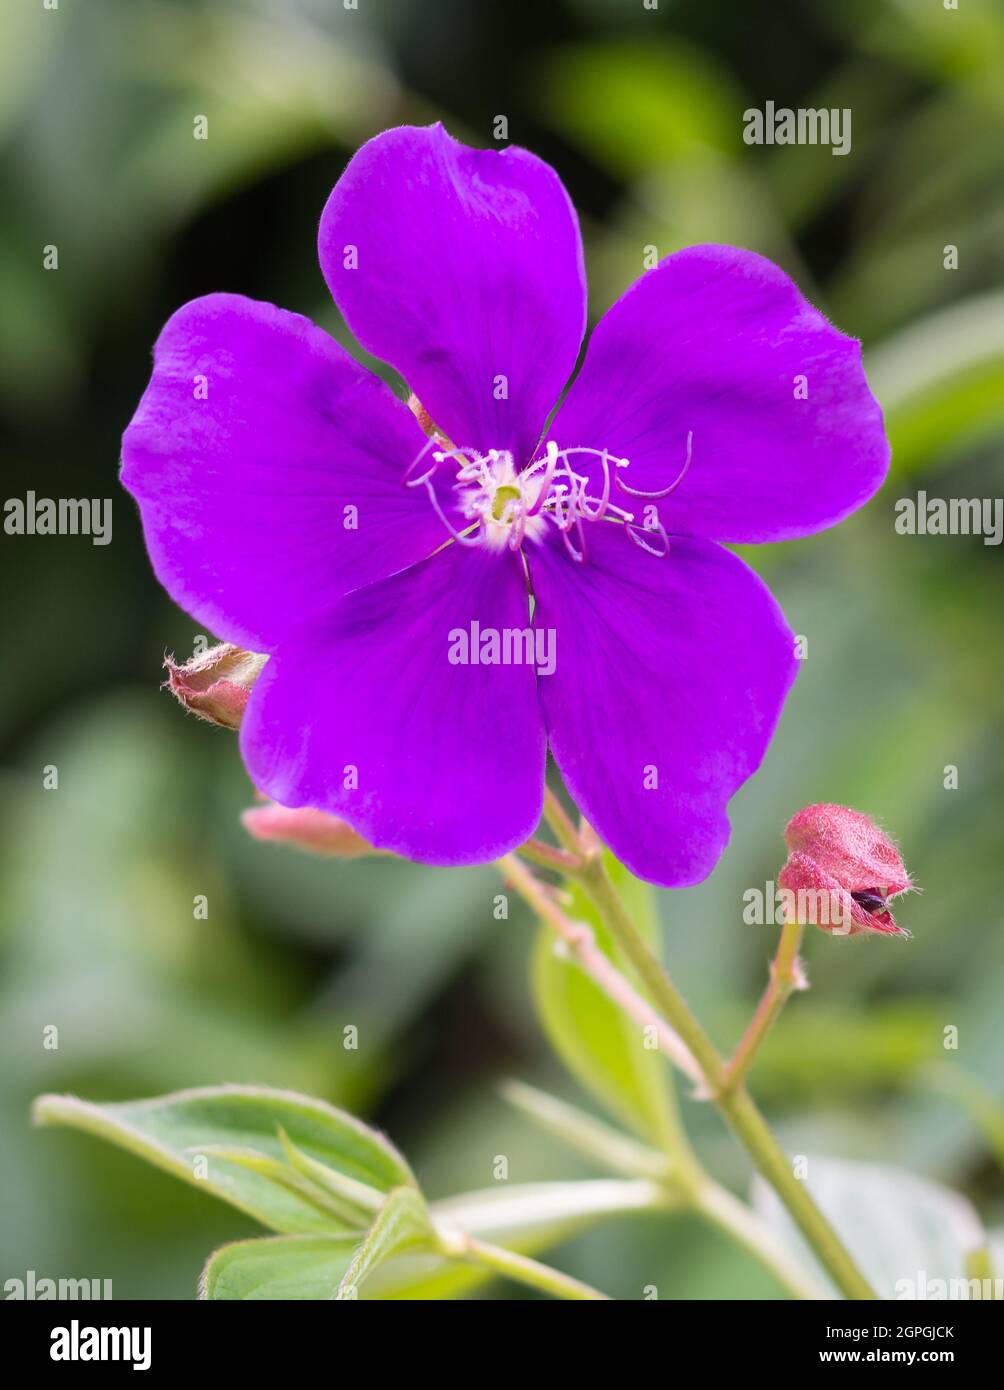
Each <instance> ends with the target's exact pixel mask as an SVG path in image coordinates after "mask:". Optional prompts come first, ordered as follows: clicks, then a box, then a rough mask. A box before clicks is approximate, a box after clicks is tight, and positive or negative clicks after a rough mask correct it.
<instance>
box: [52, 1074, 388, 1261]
mask: <svg viewBox="0 0 1004 1390" xmlns="http://www.w3.org/2000/svg"><path fill="white" fill-rule="evenodd" d="M33 1116H34V1119H35V1122H36V1123H37V1124H65V1125H70V1126H71V1127H73V1128H76V1129H83V1130H86V1131H88V1132H89V1133H91V1134H96V1135H98V1136H100V1137H101V1138H103V1139H107V1140H109V1141H110V1142H111V1143H113V1144H117V1145H118V1146H119V1147H120V1148H124V1149H128V1150H129V1151H130V1152H132V1153H135V1154H137V1155H139V1157H141V1158H145V1159H147V1160H148V1162H150V1163H154V1164H156V1166H157V1167H159V1168H164V1169H166V1171H167V1172H169V1173H173V1174H175V1176H176V1177H180V1178H183V1179H185V1181H186V1182H190V1183H192V1185H193V1186H195V1187H201V1188H203V1189H204V1190H206V1191H208V1192H212V1193H213V1194H214V1195H215V1196H217V1197H222V1198H223V1200H224V1201H227V1202H230V1203H231V1205H233V1206H235V1207H238V1208H239V1209H240V1210H241V1211H244V1212H247V1214H248V1215H249V1216H253V1217H255V1218H256V1219H257V1220H258V1221H261V1222H262V1224H263V1225H265V1226H268V1227H269V1228H270V1229H272V1230H274V1231H282V1232H286V1233H289V1234H297V1233H304V1234H305V1233H309V1232H315V1233H321V1232H325V1231H327V1232H330V1231H331V1230H332V1228H333V1226H334V1224H335V1222H334V1218H333V1216H332V1215H330V1214H326V1213H324V1212H322V1211H320V1210H319V1209H318V1207H317V1206H316V1205H315V1204H314V1203H313V1202H312V1201H310V1200H308V1199H307V1198H306V1197H304V1196H303V1195H302V1194H301V1193H299V1192H296V1191H294V1190H291V1187H290V1185H289V1184H288V1183H287V1182H285V1181H283V1182H277V1181H276V1180H275V1173H274V1172H270V1171H256V1170H255V1168H254V1167H251V1166H248V1164H247V1162H245V1161H235V1160H234V1159H233V1158H232V1157H231V1158H223V1157H220V1156H218V1155H217V1156H212V1153H211V1151H212V1150H213V1149H216V1150H220V1149H229V1150H234V1149H236V1150H238V1151H240V1150H243V1151H245V1157H246V1151H247V1150H248V1149H251V1150H254V1151H255V1153H256V1154H260V1155H262V1156H263V1157H264V1158H266V1159H272V1160H275V1161H281V1160H282V1159H283V1157H284V1153H283V1148H282V1141H281V1139H280V1137H279V1131H280V1129H281V1130H283V1131H284V1132H285V1133H286V1134H287V1135H288V1136H289V1139H290V1140H291V1141H292V1143H293V1144H295V1146H296V1147H297V1149H299V1150H301V1151H302V1152H303V1153H304V1154H306V1155H307V1156H308V1157H309V1158H311V1159H314V1160H315V1161H316V1162H318V1163H319V1164H323V1165H325V1166H326V1167H328V1168H330V1169H332V1170H333V1171H335V1172H336V1173H341V1174H344V1175H345V1176H346V1177H347V1178H348V1179H351V1180H353V1181H355V1182H358V1183H364V1184H366V1185H367V1186H368V1187H371V1188H376V1189H378V1190H380V1191H382V1192H389V1191H390V1190H391V1189H392V1188H394V1187H401V1186H414V1178H413V1176H412V1174H411V1170H410V1169H409V1167H408V1165H407V1164H406V1163H405V1161H404V1159H403V1158H402V1157H401V1155H400V1154H399V1153H398V1152H397V1150H396V1149H395V1148H394V1147H393V1145H391V1144H390V1143H389V1142H388V1141H387V1140H386V1139H385V1138H384V1137H383V1135H381V1134H379V1133H377V1131H376V1130H373V1129H370V1128H369V1127H368V1126H367V1125H364V1124H363V1123H362V1122H361V1121H359V1120H357V1119H355V1118H354V1117H353V1116H352V1115H348V1114H346V1113H345V1112H344V1111H342V1110H338V1109H336V1108H335V1107H334V1106H333V1105H328V1104H326V1103H325V1102H324V1101H320V1100H313V1099H311V1098H310V1097H308V1096H301V1095H297V1094H295V1093H293V1092H289V1091H276V1090H270V1089H268V1088H266V1087H258V1086H210V1087H206V1088H204V1089H201V1090H195V1091H178V1092H175V1093H174V1094H173V1095H167V1096H161V1097H158V1098H155V1099H151V1100H139V1101H127V1102H124V1103H115V1104H109V1105H95V1104H92V1103H90V1102H88V1101H82V1100H78V1099H77V1098H76V1097H74V1096H42V1097H40V1098H39V1099H38V1100H37V1101H36V1102H35V1105H34V1108H33ZM200 1155H202V1156H203V1157H204V1158H205V1160H206V1162H205V1176H201V1175H200V1174H201V1173H202V1172H203V1169H202V1168H201V1167H200V1166H199V1164H198V1162H197V1160H198V1158H199V1156H200ZM266 1167H267V1165H266ZM287 1171H289V1172H292V1171H293V1170H291V1169H290V1170H287Z"/></svg>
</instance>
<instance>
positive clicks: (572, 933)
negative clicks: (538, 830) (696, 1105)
mask: <svg viewBox="0 0 1004 1390" xmlns="http://www.w3.org/2000/svg"><path fill="white" fill-rule="evenodd" d="M499 868H500V869H501V871H502V874H503V876H504V878H505V880H506V882H507V883H508V884H510V885H511V887H513V888H515V890H516V892H517V893H519V895H520V897H522V898H523V899H524V900H525V901H526V902H527V903H528V904H529V906H530V907H532V908H533V910H534V912H535V913H536V914H537V916H538V917H539V918H540V920H541V921H542V922H543V923H544V924H545V925H546V926H549V927H550V928H551V930H552V931H553V932H554V933H555V935H556V936H557V937H558V938H559V939H560V940H561V941H563V942H564V943H565V945H566V946H567V947H568V948H569V950H570V951H571V952H572V954H573V955H574V956H575V958H576V960H577V961H578V962H579V964H580V966H581V967H582V969H583V970H584V971H585V972H586V974H587V975H588V976H589V978H590V979H591V980H592V981H593V983H594V984H596V985H598V986H599V988H600V989H601V990H602V991H603V993H604V994H605V995H606V996H607V998H608V999H610V1000H611V1001H612V1002H613V1003H614V1004H616V1005H617V1007H618V1008H619V1009H621V1010H622V1011H623V1012H624V1013H625V1014H627V1016H628V1017H629V1018H632V1019H634V1021H635V1022H636V1023H637V1024H638V1025H639V1027H641V1028H643V1029H644V1028H651V1029H652V1030H653V1031H654V1033H655V1036H656V1037H657V1038H658V1040H659V1047H660V1049H661V1050H662V1051H663V1052H665V1054H666V1056H667V1057H669V1059H670V1060H671V1061H672V1062H673V1063H674V1064H675V1065H676V1066H677V1067H679V1069H680V1071H682V1072H683V1073H684V1075H685V1076H689V1077H690V1079H691V1081H693V1082H694V1083H695V1084H698V1085H700V1084H702V1081H703V1076H702V1073H701V1070H700V1068H699V1067H698V1066H697V1063H696V1062H695V1061H694V1058H693V1057H692V1056H691V1055H690V1053H689V1052H688V1050H687V1048H686V1047H685V1046H684V1045H683V1043H682V1042H681V1041H680V1038H679V1037H678V1036H677V1035H676V1033H674V1032H673V1030H672V1028H670V1027H669V1026H668V1025H667V1023H666V1021H665V1019H663V1018H661V1017H660V1016H659V1014H658V1013H657V1012H656V1011H655V1009H653V1008H652V1006H651V1004H649V1003H648V1001H647V1000H646V999H643V998H642V996H641V995H640V994H639V993H638V991H637V990H636V989H635V988H634V986H633V985H632V984H631V983H630V981H629V980H626V979H625V978H624V976H623V975H622V974H621V973H620V971H619V970H618V969H617V967H616V966H615V965H614V964H613V962H612V961H611V960H610V958H609V956H607V955H606V954H605V953H604V952H603V951H601V950H600V948H599V946H597V944H596V941H595V938H594V937H593V933H592V932H591V931H590V929H589V927H588V926H587V925H586V924H585V923H584V922H573V921H572V920H571V918H569V917H566V916H565V914H564V912H563V911H562V910H561V908H560V906H559V905H558V903H557V902H556V901H555V898H554V894H553V890H552V889H551V888H550V887H549V886H548V885H547V884H544V883H541V882H540V880H539V879H537V878H535V877H534V876H533V874H532V873H531V872H530V870H529V869H528V868H527V867H526V865H525V864H521V863H520V861H519V860H518V859H517V858H516V856H515V855H512V854H507V855H506V856H505V857H504V858H503V859H500V860H499Z"/></svg>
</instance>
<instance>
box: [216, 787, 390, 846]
mask: <svg viewBox="0 0 1004 1390" xmlns="http://www.w3.org/2000/svg"><path fill="white" fill-rule="evenodd" d="M241 820H242V821H243V823H244V829H245V830H247V831H248V832H249V833H250V834H251V835H253V836H254V838H255V839H256V840H274V841H276V842H277V843H280V844H286V845H294V846H295V847H296V848H297V849H303V850H307V851H308V852H309V853H311V854H327V855H330V856H331V857H333V858H335V859H359V858H361V857H362V856H363V855H364V854H382V853H383V852H384V851H382V850H378V849H374V847H373V846H372V845H371V844H370V843H369V841H368V840H364V839H363V837H362V836H361V835H359V834H357V832H356V831H355V830H353V829H352V827H351V825H349V824H348V822H347V821H343V820H341V819H340V818H339V817H338V816H329V815H328V814H327V813H326V812H325V811H315V810H313V809H312V808H311V807H309V806H302V807H297V808H293V807H289V806H280V805H278V804H277V803H276V802H274V801H269V802H267V803H266V804H265V805H264V806H252V807H250V808H249V809H248V810H247V811H243V812H242V813H241Z"/></svg>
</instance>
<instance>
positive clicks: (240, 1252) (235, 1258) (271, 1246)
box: [199, 1236, 358, 1302]
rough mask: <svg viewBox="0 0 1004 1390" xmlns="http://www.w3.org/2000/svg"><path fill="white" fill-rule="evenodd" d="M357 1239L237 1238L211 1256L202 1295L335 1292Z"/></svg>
mask: <svg viewBox="0 0 1004 1390" xmlns="http://www.w3.org/2000/svg"><path fill="white" fill-rule="evenodd" d="M357 1244H358V1240H357V1238H356V1237H354V1236H264V1237H262V1238H260V1239H258V1240H238V1241H234V1242H233V1244H231V1245H224V1246H221V1247H220V1249H219V1250H217V1251H215V1252H214V1253H213V1254H212V1255H210V1257H209V1259H208V1260H207V1261H206V1265H205V1268H204V1269H203V1271H202V1278H201V1280H200V1281H199V1297H200V1298H204V1299H215V1300H220V1301H231V1302H232V1301H234V1300H240V1299H248V1300H254V1299H273V1300H289V1299H324V1298H332V1297H333V1296H334V1294H335V1291H336V1289H337V1288H338V1285H339V1284H340V1283H341V1281H342V1279H343V1278H344V1276H345V1271H346V1270H347V1269H348V1267H349V1264H350V1262H351V1260H352V1255H353V1252H354V1251H355V1249H356V1246H357Z"/></svg>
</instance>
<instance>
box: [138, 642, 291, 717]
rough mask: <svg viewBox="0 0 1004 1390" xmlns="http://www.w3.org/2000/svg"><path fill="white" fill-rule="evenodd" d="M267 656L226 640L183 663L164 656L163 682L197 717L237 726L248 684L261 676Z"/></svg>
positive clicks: (245, 700)
mask: <svg viewBox="0 0 1004 1390" xmlns="http://www.w3.org/2000/svg"><path fill="white" fill-rule="evenodd" d="M267 660H268V657H267V656H259V655H258V653H257V652H246V651H243V650H242V649H241V648H240V647H235V646H233V645H232V644H231V643H229V642H221V643H220V644H219V646H217V647H210V648H209V650H208V651H206V652H203V653H202V654H201V655H200V656H193V657H192V658H191V660H190V661H186V662H185V663H184V665H183V666H178V665H177V664H176V663H175V660H174V658H173V657H170V656H169V657H166V658H165V660H164V666H165V669H166V670H167V680H166V681H165V682H164V684H165V685H166V686H167V688H168V689H169V690H170V691H171V694H172V695H174V696H175V698H176V699H177V700H178V701H179V702H180V703H181V704H183V705H184V706H185V708H186V709H187V710H190V711H191V712H192V714H197V715H198V717H199V718H200V719H206V720H208V721H209V723H210V724H218V725H220V727H221V728H224V729H238V728H240V723H241V720H242V719H243V717H244V706H245V705H246V704H247V702H248V696H249V695H250V694H251V687H252V686H253V685H254V683H255V681H256V680H257V679H258V677H259V676H260V675H261V671H262V667H263V666H264V665H265V662H266V661H267Z"/></svg>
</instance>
